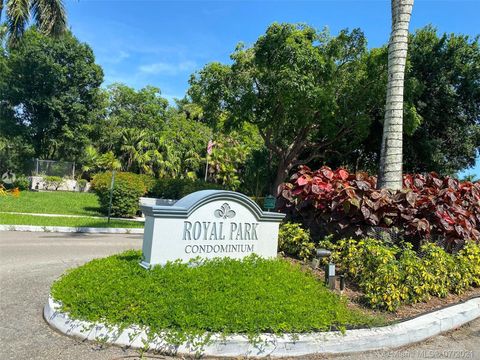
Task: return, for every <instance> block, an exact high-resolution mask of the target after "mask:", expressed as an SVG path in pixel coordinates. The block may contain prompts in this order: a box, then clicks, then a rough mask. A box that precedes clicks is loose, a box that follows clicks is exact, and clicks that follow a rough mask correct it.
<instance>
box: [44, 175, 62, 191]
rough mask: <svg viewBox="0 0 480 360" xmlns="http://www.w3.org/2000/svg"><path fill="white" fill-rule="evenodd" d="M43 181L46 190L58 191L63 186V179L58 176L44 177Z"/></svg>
mask: <svg viewBox="0 0 480 360" xmlns="http://www.w3.org/2000/svg"><path fill="white" fill-rule="evenodd" d="M43 181H44V182H45V188H46V189H47V190H52V189H53V190H58V189H59V188H60V186H62V184H63V179H62V178H61V177H60V176H44V177H43Z"/></svg>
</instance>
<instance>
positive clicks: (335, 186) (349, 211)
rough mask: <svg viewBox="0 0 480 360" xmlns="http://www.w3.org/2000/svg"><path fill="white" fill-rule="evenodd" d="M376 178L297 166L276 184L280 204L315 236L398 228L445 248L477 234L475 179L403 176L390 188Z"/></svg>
mask: <svg viewBox="0 0 480 360" xmlns="http://www.w3.org/2000/svg"><path fill="white" fill-rule="evenodd" d="M376 182H377V180H376V177H375V176H369V175H368V174H366V173H362V172H360V173H357V174H350V173H349V172H347V171H346V170H344V169H338V170H336V171H332V170H331V169H330V168H329V167H326V166H324V167H322V168H320V169H319V170H316V171H312V170H310V169H309V168H308V167H306V166H301V167H300V169H299V171H298V172H297V173H295V174H293V175H292V177H291V178H290V181H289V182H287V183H285V184H282V185H281V187H280V189H279V190H280V192H279V193H280V195H279V205H280V207H281V208H283V209H285V210H286V211H288V212H290V216H291V217H292V218H300V219H301V220H302V222H303V223H304V224H306V226H307V227H309V228H311V229H312V232H313V233H314V234H315V235H317V233H318V235H319V236H326V235H327V234H328V233H333V234H335V235H336V237H337V238H342V237H352V236H353V237H357V238H359V237H363V236H366V235H367V234H368V233H369V231H370V229H371V228H374V227H383V228H398V229H400V230H401V232H402V234H403V235H404V236H405V237H406V238H407V239H408V240H410V241H412V242H415V243H421V242H422V240H425V239H430V238H432V237H433V238H435V239H444V240H445V247H446V248H447V249H449V250H450V249H456V248H459V247H461V246H462V245H463V243H464V242H465V240H468V239H473V240H479V239H480V232H479V231H478V227H479V226H480V183H478V182H477V183H471V182H459V181H458V180H456V179H452V178H450V177H446V178H444V179H441V178H439V177H438V176H437V175H436V174H435V173H431V174H428V175H425V176H424V175H405V176H404V187H405V188H404V189H403V190H400V191H396V192H392V191H390V190H386V189H382V190H377V189H376ZM318 229H321V230H320V231H318ZM322 231H323V233H322Z"/></svg>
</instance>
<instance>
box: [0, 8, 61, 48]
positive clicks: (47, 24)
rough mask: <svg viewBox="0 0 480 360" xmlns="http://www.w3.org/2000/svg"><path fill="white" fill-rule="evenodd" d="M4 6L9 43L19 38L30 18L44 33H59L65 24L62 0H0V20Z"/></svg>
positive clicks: (13, 42)
mask: <svg viewBox="0 0 480 360" xmlns="http://www.w3.org/2000/svg"><path fill="white" fill-rule="evenodd" d="M4 8H5V9H6V10H5V12H6V31H7V33H8V41H9V43H10V45H12V44H15V43H16V42H17V41H18V40H19V39H20V38H21V36H22V34H23V32H24V31H25V28H26V26H27V24H28V23H29V21H30V20H31V19H32V18H33V21H34V23H35V25H36V26H37V27H38V30H39V31H40V32H42V33H43V34H45V35H60V34H61V33H63V32H64V31H65V29H66V26H67V17H66V14H65V7H64V5H63V0H0V20H1V19H2V13H3V9H4Z"/></svg>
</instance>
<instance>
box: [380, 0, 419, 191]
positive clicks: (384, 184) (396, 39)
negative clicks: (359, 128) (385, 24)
mask: <svg viewBox="0 0 480 360" xmlns="http://www.w3.org/2000/svg"><path fill="white" fill-rule="evenodd" d="M412 8H413V0H392V33H391V35H390V41H389V43H388V84H387V101H386V105H385V121H384V124H383V137H382V148H381V152H380V168H379V173H378V185H377V187H378V188H380V189H384V188H386V189H392V190H399V189H401V188H402V163H403V153H402V151H403V88H404V78H405V63H406V61H407V48H408V26H409V24H410V16H411V14H412Z"/></svg>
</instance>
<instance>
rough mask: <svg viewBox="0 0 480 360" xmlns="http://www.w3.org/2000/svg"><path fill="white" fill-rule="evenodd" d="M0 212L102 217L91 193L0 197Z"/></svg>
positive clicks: (54, 192) (42, 193)
mask: <svg viewBox="0 0 480 360" xmlns="http://www.w3.org/2000/svg"><path fill="white" fill-rule="evenodd" d="M0 211H6V212H24V213H37V214H40V213H41V214H64V215H83V216H103V214H101V213H100V209H99V203H98V198H97V196H96V195H95V194H93V193H77V192H67V191H52V192H35V191H22V192H21V193H20V196H19V197H18V198H16V197H12V196H3V197H0Z"/></svg>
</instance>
